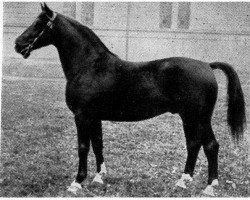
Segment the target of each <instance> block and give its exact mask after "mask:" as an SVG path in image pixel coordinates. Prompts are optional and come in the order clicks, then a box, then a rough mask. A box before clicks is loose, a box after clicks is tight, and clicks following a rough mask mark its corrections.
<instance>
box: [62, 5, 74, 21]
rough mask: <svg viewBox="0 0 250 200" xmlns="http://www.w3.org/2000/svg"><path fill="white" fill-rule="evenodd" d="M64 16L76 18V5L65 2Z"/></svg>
mask: <svg viewBox="0 0 250 200" xmlns="http://www.w3.org/2000/svg"><path fill="white" fill-rule="evenodd" d="M63 14H64V15H66V16H68V17H71V18H75V17H76V3H74V2H64V3H63Z"/></svg>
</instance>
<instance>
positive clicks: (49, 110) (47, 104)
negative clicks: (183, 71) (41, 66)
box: [0, 71, 250, 197]
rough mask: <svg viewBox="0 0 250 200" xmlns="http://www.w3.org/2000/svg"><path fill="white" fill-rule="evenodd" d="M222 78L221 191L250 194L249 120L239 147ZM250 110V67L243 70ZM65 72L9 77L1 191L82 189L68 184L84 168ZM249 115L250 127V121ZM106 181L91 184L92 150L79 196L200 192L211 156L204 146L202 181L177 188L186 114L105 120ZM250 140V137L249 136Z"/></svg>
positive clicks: (42, 193)
mask: <svg viewBox="0 0 250 200" xmlns="http://www.w3.org/2000/svg"><path fill="white" fill-rule="evenodd" d="M215 73H216V76H217V80H218V82H219V86H220V92H219V98H218V101H217V104H216V108H215V111H214V114H213V121H212V124H213V128H214V131H215V134H216V137H217V139H218V141H219V143H220V152H219V183H220V186H219V187H217V189H216V191H215V192H216V194H217V196H219V197H249V196H250V191H249V190H250V175H249V169H250V162H249V158H248V154H249V143H248V142H247V140H249V128H248V129H247V130H246V132H245V138H244V140H243V141H242V142H241V143H240V146H239V147H235V146H234V145H233V143H232V141H231V138H230V135H229V133H228V128H227V124H226V109H227V105H226V101H225V100H226V82H225V77H224V75H223V74H222V73H220V72H215ZM240 79H241V82H242V85H243V90H244V93H245V99H246V104H247V105H246V106H247V117H248V116H249V112H250V104H249V94H250V92H249V87H250V83H249V71H242V72H240ZM64 89H65V81H64V80H63V79H53V80H52V79H20V78H19V79H16V78H10V77H9V78H8V77H5V78H3V80H2V113H1V115H2V127H1V129H2V137H1V139H2V141H1V148H2V149H1V163H2V172H1V177H0V196H1V197H55V196H61V197H65V196H74V195H72V194H69V193H67V192H66V188H67V186H69V184H70V183H71V182H72V180H73V179H74V177H75V175H76V172H77V164H78V157H77V138H76V129H75V125H74V120H73V116H72V114H71V113H70V111H69V110H68V109H67V107H66V104H65V102H64ZM249 125H250V124H249V117H248V127H249ZM103 133H104V147H105V148H104V156H105V160H106V165H107V168H108V175H107V177H106V178H105V182H106V185H105V187H96V186H93V185H91V184H90V183H91V180H92V179H93V177H94V175H95V159H94V155H93V152H92V150H91V151H90V155H89V175H88V177H87V180H86V181H85V184H84V188H83V189H82V190H81V191H80V192H79V193H78V194H77V196H106V197H111V196H115V197H145V196H146V197H163V196H166V197H194V196H195V197H197V196H198V197H199V196H202V193H201V190H203V189H204V188H205V187H206V182H207V160H206V158H205V156H204V153H203V151H200V154H199V158H198V161H197V165H196V168H195V176H194V181H193V182H192V183H191V184H190V185H189V187H188V189H180V188H176V187H175V186H174V185H175V183H176V181H177V180H178V178H180V176H181V173H182V171H183V168H184V165H185V159H186V147H185V138H184V134H183V130H182V122H181V120H180V118H179V116H178V115H172V114H164V115H161V116H158V117H156V118H153V119H150V120H147V121H142V122H135V123H116V122H107V121H105V122H103ZM249 142H250V141H249Z"/></svg>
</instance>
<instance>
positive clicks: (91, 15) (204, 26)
mask: <svg viewBox="0 0 250 200" xmlns="http://www.w3.org/2000/svg"><path fill="white" fill-rule="evenodd" d="M48 5H49V6H50V7H51V8H52V9H54V10H55V11H57V12H60V13H63V14H65V15H67V16H70V17H72V18H75V19H77V20H78V21H80V22H82V23H83V24H84V25H87V26H89V27H90V28H92V29H93V30H94V32H96V34H97V35H98V36H99V37H100V38H101V40H102V41H103V42H104V43H105V44H106V45H107V47H108V48H109V49H110V50H111V51H112V52H114V53H115V54H117V55H118V56H120V57H121V58H123V59H127V60H131V61H144V60H153V59H158V58H164V57H170V56H186V57H192V58H196V59H202V60H204V61H208V62H211V61H215V60H218V61H224V62H228V63H231V64H233V65H235V66H236V67H241V65H244V66H247V65H249V64H250V56H249V52H250V16H249V13H250V3H248V2H191V3H190V2H181V3H180V2H179V3H178V2H174V3H172V2H96V3H93V2H83V3H81V2H77V3H74V2H66V3H65V2H52V3H48ZM39 12H40V5H39V3H37V2H33V3H32V2H4V44H3V49H4V51H3V55H4V62H5V63H7V64H10V65H8V70H7V71H8V73H11V70H10V68H11V67H10V66H12V64H11V62H14V61H13V60H18V62H19V63H21V64H20V65H19V66H20V68H22V67H23V65H32V66H33V65H34V63H37V62H38V61H39V62H43V61H46V62H51V63H59V59H58V55H57V52H56V49H55V48H54V47H52V46H49V47H46V48H43V49H40V50H37V51H34V52H33V53H32V54H31V57H30V59H28V60H23V59H21V56H20V55H18V54H17V53H15V51H14V50H13V46H14V45H13V44H14V40H15V38H16V37H17V36H18V35H19V34H20V33H21V32H22V31H23V30H24V29H25V28H26V27H27V26H28V25H29V24H31V23H32V21H33V20H34V19H35V17H36V16H37V15H38V14H39ZM15 62H16V61H15ZM16 68H17V66H15V67H14V69H15V70H17V69H16ZM5 71H6V70H4V72H5ZM12 71H13V70H12ZM18 71H22V70H21V69H19V70H18ZM45 74H46V72H45ZM59 74H60V76H61V73H59ZM53 76H54V75H53ZM55 76H56V75H55Z"/></svg>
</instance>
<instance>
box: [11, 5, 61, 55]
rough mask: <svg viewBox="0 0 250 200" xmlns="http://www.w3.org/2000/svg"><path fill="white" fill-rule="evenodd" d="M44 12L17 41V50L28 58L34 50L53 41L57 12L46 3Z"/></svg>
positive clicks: (42, 6)
mask: <svg viewBox="0 0 250 200" xmlns="http://www.w3.org/2000/svg"><path fill="white" fill-rule="evenodd" d="M41 8H42V12H41V13H40V14H39V15H38V17H37V18H36V20H35V21H34V22H33V23H32V24H31V26H29V27H28V28H27V29H26V30H25V31H24V32H23V33H22V34H21V35H20V36H19V37H18V38H17V39H16V41H15V50H16V51H17V52H18V53H20V54H22V55H23V57H24V58H28V57H29V55H30V52H31V51H32V50H35V49H38V48H41V47H43V46H47V45H49V44H52V43H53V28H54V20H55V18H56V13H55V12H53V11H52V10H51V9H50V8H49V7H48V6H47V5H46V4H45V3H44V4H41Z"/></svg>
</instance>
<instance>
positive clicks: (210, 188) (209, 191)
mask: <svg viewBox="0 0 250 200" xmlns="http://www.w3.org/2000/svg"><path fill="white" fill-rule="evenodd" d="M203 194H205V195H208V196H212V197H214V196H215V195H214V188H213V186H212V185H208V186H207V187H206V189H205V190H203Z"/></svg>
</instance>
